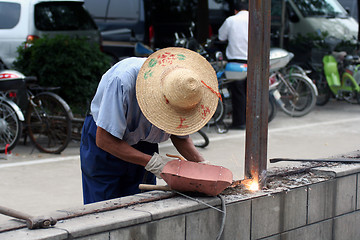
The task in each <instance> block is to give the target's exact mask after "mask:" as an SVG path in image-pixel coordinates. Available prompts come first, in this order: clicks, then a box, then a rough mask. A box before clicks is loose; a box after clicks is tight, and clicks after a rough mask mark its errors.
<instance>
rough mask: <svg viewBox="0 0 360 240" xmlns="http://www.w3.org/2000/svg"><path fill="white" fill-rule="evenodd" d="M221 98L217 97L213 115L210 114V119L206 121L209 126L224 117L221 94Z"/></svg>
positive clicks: (224, 110) (224, 107) (224, 109)
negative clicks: (217, 101)
mask: <svg viewBox="0 0 360 240" xmlns="http://www.w3.org/2000/svg"><path fill="white" fill-rule="evenodd" d="M221 97H222V100H221V99H219V103H218V105H217V108H216V110H215V113H214V115H213V116H212V118H211V119H210V121H209V122H208V124H209V125H210V126H213V125H215V124H217V123H220V122H221V121H222V120H223V119H224V117H225V113H226V106H225V104H224V101H225V99H224V96H223V95H222V94H221Z"/></svg>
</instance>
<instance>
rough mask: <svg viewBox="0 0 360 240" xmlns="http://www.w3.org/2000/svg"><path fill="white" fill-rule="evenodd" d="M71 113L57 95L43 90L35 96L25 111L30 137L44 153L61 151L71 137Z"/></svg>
mask: <svg viewBox="0 0 360 240" xmlns="http://www.w3.org/2000/svg"><path fill="white" fill-rule="evenodd" d="M71 119H72V113H71V110H70V107H69V106H68V104H67V103H66V102H65V101H64V100H63V99H62V98H61V97H59V96H58V95H56V94H54V93H51V92H43V93H40V94H38V95H36V96H35V98H34V99H33V100H32V104H29V109H28V111H27V113H26V124H27V130H28V134H29V137H30V139H31V140H32V142H33V143H34V145H35V146H36V147H37V148H38V149H39V150H40V151H41V152H45V153H61V152H62V151H63V150H64V149H65V148H66V147H67V145H68V143H69V141H70V139H71V125H72V123H71Z"/></svg>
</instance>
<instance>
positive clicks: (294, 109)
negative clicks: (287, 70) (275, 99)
mask: <svg viewBox="0 0 360 240" xmlns="http://www.w3.org/2000/svg"><path fill="white" fill-rule="evenodd" d="M285 80H286V81H288V82H289V83H290V84H291V85H292V87H293V88H294V89H295V91H296V93H297V96H294V95H293V94H292V93H291V91H290V89H289V88H288V87H287V86H286V85H285V84H284V82H280V84H279V86H278V90H279V92H280V95H281V102H282V104H280V107H281V109H282V110H283V111H284V112H285V113H286V114H288V115H290V116H292V117H301V116H304V115H306V114H308V113H309V112H310V111H311V110H312V109H313V108H314V106H315V104H316V90H315V89H314V88H313V86H312V85H311V83H309V82H308V81H307V80H306V79H305V76H302V75H300V74H293V75H291V76H290V75H287V76H285Z"/></svg>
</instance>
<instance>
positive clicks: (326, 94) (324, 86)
mask: <svg viewBox="0 0 360 240" xmlns="http://www.w3.org/2000/svg"><path fill="white" fill-rule="evenodd" d="M310 78H311V79H313V80H315V81H314V82H315V86H316V88H317V90H318V96H317V98H316V105H317V106H324V105H325V104H327V103H328V102H329V101H330V98H331V91H330V88H329V85H328V83H327V81H326V79H325V76H324V75H322V74H319V73H316V74H312V75H310Z"/></svg>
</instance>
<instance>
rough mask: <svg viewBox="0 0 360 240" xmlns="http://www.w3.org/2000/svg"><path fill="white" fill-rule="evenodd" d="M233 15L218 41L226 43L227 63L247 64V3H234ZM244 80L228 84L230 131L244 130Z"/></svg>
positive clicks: (222, 29) (226, 22) (228, 19)
mask: <svg viewBox="0 0 360 240" xmlns="http://www.w3.org/2000/svg"><path fill="white" fill-rule="evenodd" d="M234 13H235V15H233V16H230V17H228V18H227V19H226V20H225V22H224V23H223V24H222V26H221V27H220V28H219V36H218V37H219V40H221V41H226V40H227V41H228V46H227V48H226V58H227V60H228V61H229V62H239V63H244V64H247V54H248V25H249V11H248V3H245V2H242V1H240V0H238V1H236V2H235V10H234ZM246 80H247V79H245V80H240V81H234V82H232V83H230V88H229V89H230V92H231V100H232V124H231V126H230V129H241V130H244V129H246Z"/></svg>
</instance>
